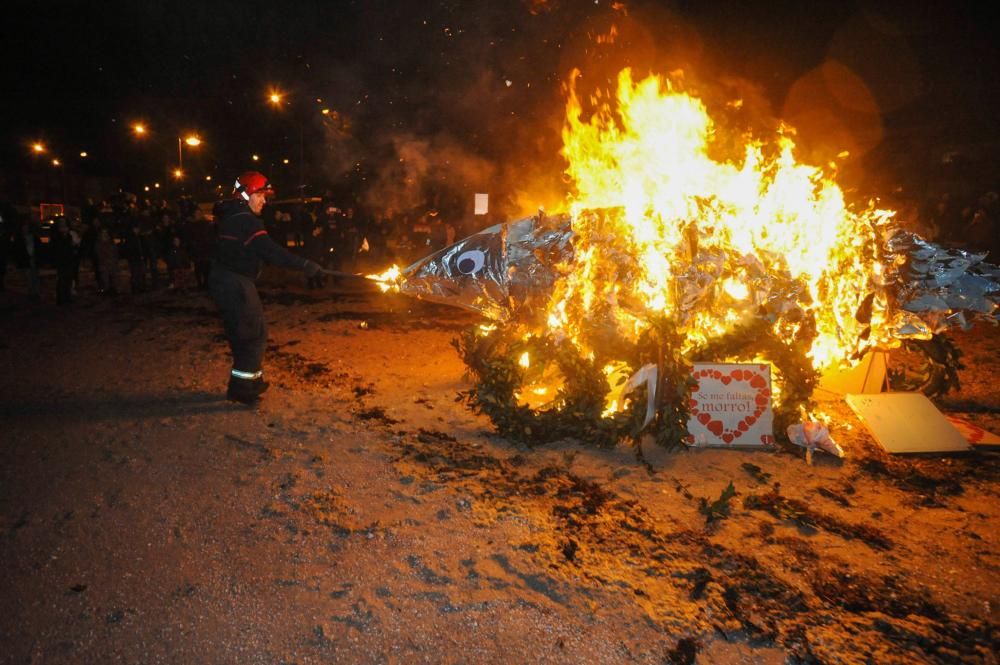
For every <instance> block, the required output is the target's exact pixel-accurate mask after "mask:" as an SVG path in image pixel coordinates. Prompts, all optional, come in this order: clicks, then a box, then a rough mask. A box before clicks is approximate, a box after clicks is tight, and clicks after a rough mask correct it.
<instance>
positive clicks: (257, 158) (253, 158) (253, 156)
mask: <svg viewBox="0 0 1000 665" xmlns="http://www.w3.org/2000/svg"><path fill="white" fill-rule="evenodd" d="M250 159H252V160H253V161H255V162H256V161H257V160H259V159H260V156H259V155H250Z"/></svg>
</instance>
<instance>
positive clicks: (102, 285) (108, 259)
mask: <svg viewBox="0 0 1000 665" xmlns="http://www.w3.org/2000/svg"><path fill="white" fill-rule="evenodd" d="M94 257H95V260H96V262H97V275H98V282H97V284H98V292H100V293H103V294H106V295H110V296H113V295H117V294H118V245H116V244H115V241H114V238H112V237H111V232H110V231H108V229H106V228H103V227H102V228H101V229H100V230H99V231H98V234H97V240H96V241H95V242H94Z"/></svg>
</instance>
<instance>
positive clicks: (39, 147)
mask: <svg viewBox="0 0 1000 665" xmlns="http://www.w3.org/2000/svg"><path fill="white" fill-rule="evenodd" d="M31 151H32V152H33V153H35V154H36V155H40V154H42V153H43V152H45V144H44V143H41V142H38V141H36V142H35V143H32V144H31Z"/></svg>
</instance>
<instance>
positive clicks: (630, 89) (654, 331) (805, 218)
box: [378, 69, 1000, 446]
mask: <svg viewBox="0 0 1000 665" xmlns="http://www.w3.org/2000/svg"><path fill="white" fill-rule="evenodd" d="M572 78H575V77H572ZM571 80H572V79H571ZM590 106H591V107H593V109H592V112H591V113H590V114H589V117H587V118H585V117H584V111H583V103H582V101H581V100H580V98H579V97H578V95H577V92H576V90H575V88H574V87H573V86H570V87H569V89H568V102H567V113H566V121H565V125H564V128H563V143H564V145H563V149H562V155H563V157H565V159H566V162H567V164H568V166H567V169H566V174H567V175H568V176H569V178H570V180H571V182H572V184H573V193H572V195H571V196H570V199H569V201H568V206H567V208H568V211H569V212H568V213H566V214H562V215H552V216H545V215H544V214H543V213H541V212H540V214H539V215H537V216H534V217H529V218H526V219H522V220H519V221H516V222H512V223H508V224H502V225H498V226H494V227H491V228H487V229H485V230H483V231H481V232H479V233H477V234H475V235H473V236H470V237H468V238H465V239H463V240H461V241H459V242H457V243H455V244H454V245H452V246H450V247H447V248H445V249H444V250H442V251H440V252H437V253H436V254H433V255H431V256H428V257H426V258H424V259H422V260H420V261H418V262H416V263H414V264H413V265H411V266H409V267H408V268H406V269H405V270H403V271H401V272H397V273H396V274H394V275H390V276H389V277H388V278H387V277H385V276H382V277H379V278H378V279H380V280H381V281H382V282H383V285H384V286H386V287H388V285H390V284H391V285H393V286H394V287H396V288H398V289H399V290H400V291H401V292H402V293H404V294H408V295H411V296H415V297H418V298H422V299H426V300H431V301H435V302H440V303H445V304H449V305H456V306H460V307H465V308H467V309H471V310H474V311H476V312H479V313H481V314H483V315H484V316H485V317H486V318H487V319H489V322H488V323H484V324H482V325H479V326H477V327H475V328H474V329H472V330H469V331H467V332H466V333H464V334H463V335H462V336H461V337H460V338H459V339H458V340H456V347H457V349H458V351H459V353H460V354H461V356H462V358H463V360H464V361H465V363H466V364H467V366H468V367H469V370H470V372H471V374H472V375H473V377H474V378H475V380H476V382H475V385H474V386H473V387H472V388H471V389H470V390H469V391H467V392H465V393H464V394H463V396H464V399H465V400H466V402H467V403H468V404H469V405H470V406H471V407H472V408H474V409H476V410H477V411H480V412H482V413H485V414H486V415H488V416H489V417H490V418H491V420H492V421H493V422H494V424H495V425H496V427H497V428H498V430H499V432H500V433H501V434H503V435H506V436H510V437H513V438H516V439H519V440H523V441H526V442H545V441H551V440H554V439H558V438H562V437H568V436H572V437H576V438H579V439H582V440H586V441H590V442H596V443H603V444H614V443H616V442H618V441H620V440H621V439H623V438H632V439H636V438H637V437H638V436H639V435H640V434H642V433H649V434H651V435H652V436H653V437H654V438H655V440H656V441H657V442H658V443H660V444H662V445H665V446H675V445H680V444H683V443H685V442H687V441H689V440H690V439H689V437H690V433H689V431H688V426H687V424H688V422H689V421H690V418H691V409H692V407H693V404H692V402H691V400H690V393H691V389H692V386H694V385H696V383H697V381H696V379H695V378H694V377H693V376H692V371H691V365H692V363H695V362H698V361H709V362H718V363H733V362H739V363H757V364H761V365H767V366H768V367H769V368H770V376H771V379H772V380H771V382H770V384H769V388H768V391H767V397H768V399H769V400H770V402H771V403H772V404H773V406H774V424H775V431H776V432H777V433H779V434H780V433H783V432H786V431H788V428H789V427H791V426H794V424H795V423H798V422H800V421H804V422H808V421H810V409H811V408H812V403H811V397H812V394H813V389H814V387H815V385H816V382H817V379H818V377H819V375H820V373H821V372H824V371H827V370H831V369H835V368H843V367H849V366H851V365H852V364H854V363H857V362H858V361H859V360H860V359H861V358H862V357H863V356H864V354H865V353H866V352H868V351H870V350H873V349H892V348H896V347H898V346H900V345H901V344H904V343H906V342H908V341H914V340H918V341H929V340H932V339H935V338H936V337H938V336H940V335H941V334H942V333H943V332H944V331H946V330H947V329H948V328H950V327H953V326H959V327H967V326H968V325H970V324H971V323H972V322H973V321H974V320H976V319H981V320H986V321H989V322H991V323H994V324H995V323H996V322H997V312H998V307H997V305H998V301H1000V270H998V269H997V268H996V267H995V266H993V265H991V264H989V263H986V262H985V261H984V259H985V254H976V253H972V252H967V251H962V250H957V249H946V248H944V247H941V246H938V245H935V244H933V243H930V242H927V241H925V240H923V239H922V238H920V237H919V236H917V235H915V234H913V233H910V232H907V231H905V230H903V228H902V226H901V225H900V223H899V222H898V220H896V219H895V213H894V212H893V211H891V210H887V209H881V208H879V207H878V206H877V205H876V204H875V203H869V204H868V205H867V206H866V207H864V208H862V209H854V208H852V207H851V206H849V205H848V204H847V202H846V201H845V197H844V194H843V191H842V190H841V188H840V187H839V186H838V185H837V183H836V182H835V181H834V180H833V179H832V178H830V177H828V176H827V175H825V174H824V172H823V171H822V170H821V169H819V168H816V167H813V166H809V165H806V164H802V163H800V162H798V161H797V160H796V158H795V144H794V141H793V140H792V136H791V133H790V132H779V133H778V134H777V135H776V136H775V137H774V138H773V139H772V140H771V141H763V140H760V139H755V138H753V137H745V140H743V141H742V142H741V152H740V154H739V155H738V156H732V155H727V154H726V149H729V150H730V152H731V146H732V143H733V141H732V137H725V138H726V140H725V141H723V138H721V137H720V136H719V133H718V130H717V127H716V126H715V125H714V123H713V121H712V119H711V117H710V116H709V114H708V112H707V109H706V106H705V105H704V103H703V102H702V101H701V100H699V99H698V98H697V97H694V96H691V95H689V94H686V93H684V92H681V91H679V90H677V89H675V86H674V85H673V84H672V83H671V82H670V81H668V80H665V79H662V78H660V77H656V76H650V77H648V78H646V79H644V80H641V81H635V80H634V79H633V77H632V74H631V72H630V71H629V70H627V69H626V70H624V71H622V72H621V73H620V75H619V78H618V85H617V91H616V94H615V95H614V96H613V98H612V97H611V96H605V97H603V98H599V97H596V96H595V97H592V98H591V99H590ZM723 143H725V144H726V149H723V147H722V145H721V144H723ZM748 376H749V374H748ZM737 378H739V376H738V377H737ZM727 383H728V382H727Z"/></svg>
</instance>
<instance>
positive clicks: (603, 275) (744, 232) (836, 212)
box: [548, 69, 894, 369]
mask: <svg viewBox="0 0 1000 665" xmlns="http://www.w3.org/2000/svg"><path fill="white" fill-rule="evenodd" d="M577 76H578V72H573V74H572V75H571V78H570V80H571V81H573V80H575V79H576V78H577ZM568 92H569V96H568V102H567V108H566V122H565V125H564V129H563V142H564V147H563V150H562V154H563V156H564V157H565V158H566V160H567V162H568V167H567V169H566V173H567V174H568V175H569V176H570V178H571V179H572V181H573V183H574V184H575V194H574V195H573V196H572V197H571V200H570V202H569V203H570V210H571V214H572V216H573V230H574V236H575V237H574V248H575V251H576V256H575V259H574V261H573V264H572V265H570V266H565V269H566V273H567V274H566V275H565V277H564V278H563V279H562V280H560V281H559V282H558V283H557V285H556V289H555V291H554V293H553V297H552V299H551V301H550V304H549V310H548V327H549V330H550V332H552V333H553V334H554V335H555V336H556V337H557V338H561V339H568V340H571V341H572V342H573V343H574V344H576V345H577V346H578V347H579V348H581V350H583V351H584V352H585V353H587V354H589V355H590V356H591V357H592V356H593V349H592V348H589V346H588V341H587V340H586V339H585V335H584V334H583V333H582V331H583V330H585V329H587V328H588V325H587V324H588V323H589V324H595V323H600V324H602V325H604V326H605V327H606V326H608V325H611V326H613V327H614V328H615V333H616V334H618V335H621V336H624V337H625V338H626V339H631V340H634V339H635V338H636V337H637V336H638V335H639V334H640V333H641V332H642V331H643V330H644V329H645V328H646V327H648V325H649V323H648V322H649V320H650V318H652V317H653V316H657V315H663V316H668V317H670V318H672V319H673V320H675V321H676V322H677V323H678V325H679V326H680V327H681V329H682V330H683V332H684V333H685V334H686V336H687V339H688V343H689V344H690V345H692V346H693V345H695V344H699V343H701V342H704V341H706V340H708V339H711V338H712V337H715V336H718V335H721V334H724V333H725V332H727V331H730V330H732V329H734V328H735V327H737V326H738V324H740V323H741V322H745V321H746V320H747V319H748V318H750V317H752V316H753V315H754V314H755V309H756V306H755V298H758V299H759V298H760V297H763V295H762V294H760V293H758V290H757V289H758V286H760V285H761V284H762V283H763V282H762V281H761V280H762V277H763V276H767V275H772V276H780V277H781V278H782V279H783V280H785V281H786V282H788V283H794V284H797V285H801V287H802V291H803V292H802V293H801V294H800V295H799V296H797V297H796V298H795V302H796V304H797V305H798V306H800V307H802V308H803V309H804V310H805V311H807V312H809V313H811V314H812V315H813V316H814V317H815V319H816V323H817V328H818V336H817V338H816V340H815V343H814V344H813V346H812V349H811V352H810V358H811V360H812V362H813V364H814V366H815V367H816V368H817V369H825V368H828V367H832V366H836V365H838V364H840V363H843V362H846V360H847V358H848V357H850V356H851V355H852V354H853V353H854V352H856V351H857V350H858V346H859V345H860V344H862V343H865V344H870V343H874V342H876V341H880V340H876V339H873V338H869V339H868V340H867V341H866V342H862V341H861V338H862V337H863V335H862V334H861V333H862V330H863V328H864V325H863V324H861V323H859V322H858V321H857V320H856V319H855V316H854V315H855V312H856V311H857V310H858V307H859V306H860V305H861V302H862V300H863V299H864V298H865V296H866V295H867V294H869V293H871V292H872V291H873V290H874V285H875V283H876V281H877V279H878V275H879V269H880V267H881V266H880V265H879V264H878V263H877V258H876V257H875V256H874V255H873V254H874V253H873V251H872V249H871V248H872V247H874V246H875V245H876V243H875V240H876V235H877V233H878V232H879V228H880V227H881V226H883V225H885V224H887V223H888V222H889V220H890V219H891V218H892V216H893V215H894V213H893V212H891V211H885V210H878V209H875V208H874V207H873V206H869V208H868V209H867V210H864V211H861V212H854V211H852V210H851V209H849V208H848V206H847V205H846V203H845V201H844V195H843V192H842V191H841V189H840V187H839V186H838V185H837V184H836V183H835V182H833V181H832V180H831V179H829V178H827V177H826V176H825V175H824V174H823V172H822V171H821V170H820V169H818V168H815V167H812V166H808V165H804V164H800V163H798V162H797V161H796V159H795V156H794V155H795V145H794V143H793V142H792V140H791V139H790V138H789V137H788V136H787V135H786V133H779V134H778V135H777V136H775V137H774V138H773V140H771V141H770V142H769V143H764V142H762V141H759V140H755V139H749V138H747V139H744V140H742V143H744V144H745V145H744V148H743V150H742V154H741V155H739V156H738V157H737V158H736V159H732V160H727V159H725V158H720V157H719V156H718V155H720V154H721V152H722V142H721V141H720V140H719V137H718V136H717V132H718V129H717V127H716V126H715V124H714V123H713V121H712V119H711V118H710V116H709V114H708V112H707V109H706V107H705V105H704V104H703V103H702V102H701V100H699V99H698V98H696V97H693V96H691V95H688V94H685V93H683V92H680V91H678V90H676V89H675V86H674V84H672V83H671V81H669V80H664V79H662V78H660V77H657V76H650V77H648V78H646V79H643V80H641V81H638V82H636V81H634V80H633V78H632V73H631V71H630V70H628V69H625V70H623V71H622V72H621V73H620V74H619V77H618V87H617V95H616V99H613V100H609V99H608V96H603V97H600V98H599V97H593V98H591V99H590V102H591V105H592V106H593V107H595V108H594V110H593V113H592V114H591V115H590V117H589V119H586V120H585V119H584V111H583V104H582V102H581V100H580V98H579V97H578V95H577V92H576V89H575V87H574V86H573V84H572V83H571V84H570V86H569V91H568ZM706 293H710V294H711V296H710V297H709V296H707V295H706ZM707 302H711V306H706V304H705V303H707ZM757 304H759V303H757ZM875 305H876V306H875V319H873V321H872V328H873V330H875V331H877V329H878V323H880V321H879V320H878V317H879V315H880V314H881V312H883V311H884V303H879V302H876V303H875ZM774 325H775V326H776V330H775V332H776V333H777V334H778V335H779V336H780V337H782V338H788V337H790V336H792V335H794V333H795V332H796V331H797V326H798V325H801V324H799V323H795V322H792V321H790V320H788V319H786V318H783V317H776V322H775V324H774ZM589 328H591V329H592V328H593V326H592V325H591V326H589ZM720 360H722V359H720Z"/></svg>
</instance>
